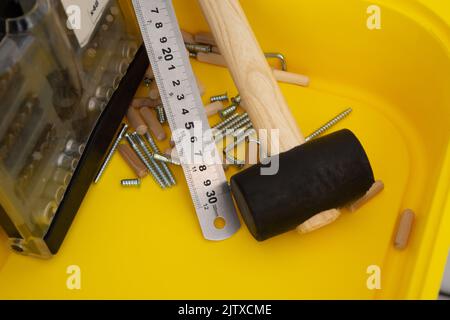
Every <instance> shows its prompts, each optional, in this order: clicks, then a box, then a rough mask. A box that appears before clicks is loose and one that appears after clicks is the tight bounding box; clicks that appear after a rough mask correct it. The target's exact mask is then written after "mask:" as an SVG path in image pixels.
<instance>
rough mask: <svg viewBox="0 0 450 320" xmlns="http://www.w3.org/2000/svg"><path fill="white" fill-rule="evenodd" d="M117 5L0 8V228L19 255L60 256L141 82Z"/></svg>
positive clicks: (15, 2)
mask: <svg viewBox="0 0 450 320" xmlns="http://www.w3.org/2000/svg"><path fill="white" fill-rule="evenodd" d="M123 6H124V4H123V3H122V1H117V0H95V1H94V0H57V1H53V0H9V1H2V2H1V4H0V226H1V227H3V229H4V230H5V232H6V234H7V235H8V237H9V241H10V247H11V248H12V249H13V250H14V251H16V252H19V253H23V254H26V255H32V256H37V257H43V258H47V257H51V256H52V255H54V254H55V253H56V252H57V251H58V249H59V247H60V245H61V242H62V240H63V239H64V237H65V235H66V233H67V231H68V229H69V227H70V224H71V222H72V220H73V218H74V216H75V214H76V212H77V210H78V207H79V205H80V203H81V200H82V198H83V196H84V194H85V192H86V191H87V188H88V187H89V185H90V182H91V181H92V180H93V177H95V174H96V172H97V170H98V166H99V165H100V164H101V161H102V157H103V156H104V154H105V153H106V150H107V149H108V146H109V144H110V142H111V140H112V138H113V137H114V135H115V134H116V130H117V128H118V126H119V124H120V121H121V119H122V117H123V116H124V114H125V112H126V107H122V106H127V105H128V104H129V103H130V102H131V99H132V96H133V93H134V91H135V90H136V88H137V86H138V85H139V82H140V79H142V77H143V75H144V73H145V70H146V68H147V65H148V61H147V57H146V56H145V54H143V52H142V50H140V49H139V47H140V45H141V42H142V40H141V39H140V36H139V34H138V33H137V32H133V30H130V25H132V24H133V23H134V22H129V21H126V19H130V17H128V18H127V17H126V15H125V14H123V12H124V10H126V8H125V7H123ZM125 6H126V4H125ZM135 79H136V80H135Z"/></svg>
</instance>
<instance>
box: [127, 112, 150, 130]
mask: <svg viewBox="0 0 450 320" xmlns="http://www.w3.org/2000/svg"><path fill="white" fill-rule="evenodd" d="M127 119H128V123H129V124H130V125H131V126H132V127H133V128H134V129H135V130H136V132H137V133H139V134H140V135H143V134H145V133H146V132H147V130H148V127H147V125H146V124H145V122H144V119H142V117H141V115H140V114H139V110H138V109H136V108H128V112H127Z"/></svg>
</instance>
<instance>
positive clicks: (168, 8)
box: [133, 0, 240, 240]
mask: <svg viewBox="0 0 450 320" xmlns="http://www.w3.org/2000/svg"><path fill="white" fill-rule="evenodd" d="M133 5H134V9H135V12H136V16H137V19H138V22H139V26H140V29H141V33H142V37H143V40H144V43H145V47H146V49H147V53H148V57H149V60H150V64H151V66H152V68H153V73H154V75H155V79H156V82H157V84H158V88H159V91H160V94H161V100H162V102H163V105H164V108H165V111H166V114H167V119H168V122H169V125H170V128H171V129H172V134H173V139H174V141H175V144H176V149H177V151H178V155H179V157H180V160H181V163H182V166H183V170H184V174H185V177H186V181H187V184H188V187H189V190H190V193H191V197H192V200H193V203H194V207H195V210H196V213H197V217H198V220H199V222H200V227H201V230H202V233H203V236H204V237H205V238H206V239H208V240H224V239H227V238H229V237H230V236H232V235H233V234H234V233H235V232H236V231H237V230H238V229H239V227H240V222H239V218H238V216H237V213H236V209H235V207H234V204H233V200H232V198H231V192H230V189H229V186H228V183H227V180H226V177H225V172H224V170H223V166H222V164H221V158H220V156H219V154H218V152H217V149H216V145H215V142H214V138H213V135H212V132H211V130H210V126H209V123H208V119H207V116H206V113H205V108H204V107H203V103H202V100H201V97H200V93H199V90H198V87H197V82H196V79H195V77H194V74H193V71H192V68H191V64H190V62H189V57H188V55H187V52H186V49H185V45H184V42H183V38H182V36H181V31H180V28H179V25H178V21H177V19H176V15H175V11H174V8H173V5H172V1H171V0H133ZM206 155H208V156H209V158H208V159H207V158H206V157H205V156H206ZM198 159H203V160H204V161H198ZM205 159H206V160H205Z"/></svg>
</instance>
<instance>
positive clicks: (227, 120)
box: [212, 114, 240, 130]
mask: <svg viewBox="0 0 450 320" xmlns="http://www.w3.org/2000/svg"><path fill="white" fill-rule="evenodd" d="M238 117H240V115H239V114H234V115H232V116H231V117H229V118H228V119H226V120H224V121H220V122H219V123H218V124H216V125H215V126H213V127H212V129H213V130H221V129H222V128H224V127H226V126H227V125H228V124H230V123H231V122H233V121H234V120H235V119H236V118H238Z"/></svg>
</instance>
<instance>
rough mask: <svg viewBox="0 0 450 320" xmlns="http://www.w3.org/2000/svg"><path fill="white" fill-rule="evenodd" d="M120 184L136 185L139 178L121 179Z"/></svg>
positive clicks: (139, 180)
mask: <svg viewBox="0 0 450 320" xmlns="http://www.w3.org/2000/svg"><path fill="white" fill-rule="evenodd" d="M120 184H121V185H122V186H123V187H138V186H140V185H141V179H123V180H122V181H120Z"/></svg>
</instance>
